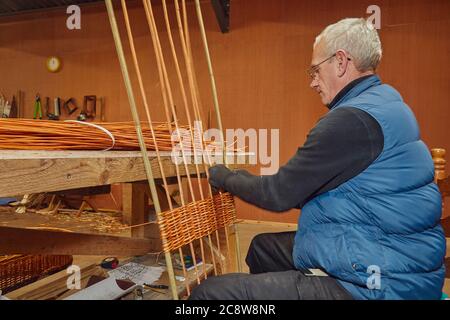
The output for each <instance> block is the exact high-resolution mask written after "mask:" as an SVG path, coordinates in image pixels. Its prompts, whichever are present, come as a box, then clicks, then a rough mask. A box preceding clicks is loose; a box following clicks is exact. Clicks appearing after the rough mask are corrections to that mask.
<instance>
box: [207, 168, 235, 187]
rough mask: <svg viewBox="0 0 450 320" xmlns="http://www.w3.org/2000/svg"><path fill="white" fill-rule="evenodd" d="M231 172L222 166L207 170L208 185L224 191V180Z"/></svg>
mask: <svg viewBox="0 0 450 320" xmlns="http://www.w3.org/2000/svg"><path fill="white" fill-rule="evenodd" d="M231 174H232V172H231V171H230V170H229V169H228V168H227V167H225V166H224V165H222V164H219V165H217V166H214V167H211V168H209V184H210V185H211V186H213V187H214V188H216V189H226V188H225V180H226V179H227V178H228V177H229V176H230V175H231Z"/></svg>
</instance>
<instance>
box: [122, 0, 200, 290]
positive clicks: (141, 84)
mask: <svg viewBox="0 0 450 320" xmlns="http://www.w3.org/2000/svg"><path fill="white" fill-rule="evenodd" d="M121 3H122V10H123V15H124V19H125V26H126V29H127V34H128V40H129V44H130V50H131V54H132V57H133V62H134V67H135V70H136V74H137V78H138V82H139V88H140V91H141V96H142V100H143V103H144V108H145V113H146V115H147V120H148V122H149V124H150V127H151V130H152V133H153V126H152V125H151V124H152V118H151V114H150V109H149V106H148V101H147V94H146V92H145V87H144V81H143V80H142V74H141V68H140V66H139V60H138V57H137V54H136V48H135V45H134V38H133V32H132V30H131V24H130V19H129V16H128V9H127V4H126V1H125V0H121ZM153 135H154V134H153ZM154 144H155V149H156V155H157V157H158V164H159V170H160V171H161V177H162V180H163V185H164V190H165V194H166V199H167V203H168V205H169V209H170V210H171V211H172V210H173V204H172V199H171V197H170V195H169V192H168V190H169V188H168V184H167V178H166V174H165V172H164V169H163V165H162V162H161V157H160V153H159V148H158V144H157V143H156V140H155V141H154ZM178 187H179V188H182V185H181V181H180V180H178ZM179 254H180V256H181V257H183V251H182V249H181V248H179ZM181 265H182V268H183V275H184V277H185V279H187V270H186V266H185V263H184V259H181ZM186 291H187V294H188V295H190V292H191V289H190V287H189V284H188V282H186Z"/></svg>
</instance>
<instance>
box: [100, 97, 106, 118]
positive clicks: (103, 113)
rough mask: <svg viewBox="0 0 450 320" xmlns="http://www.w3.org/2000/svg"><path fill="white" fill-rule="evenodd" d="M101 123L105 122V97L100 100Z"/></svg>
mask: <svg viewBox="0 0 450 320" xmlns="http://www.w3.org/2000/svg"><path fill="white" fill-rule="evenodd" d="M100 121H101V122H105V97H101V98H100Z"/></svg>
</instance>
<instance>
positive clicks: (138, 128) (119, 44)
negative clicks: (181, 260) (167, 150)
mask: <svg viewBox="0 0 450 320" xmlns="http://www.w3.org/2000/svg"><path fill="white" fill-rule="evenodd" d="M105 4H106V8H107V11H108V17H109V21H110V23H111V29H112V33H113V37H114V42H115V45H116V50H117V55H118V57H119V61H120V67H121V70H122V75H123V78H124V82H125V86H126V90H127V94H128V100H129V103H130V108H131V114H132V116H133V120H134V122H135V126H136V132H137V134H138V139H139V144H140V148H141V152H142V157H143V160H144V166H145V172H146V174H147V180H148V183H149V186H150V192H151V194H152V198H153V204H154V206H155V210H156V212H157V213H161V206H160V203H159V199H158V194H157V192H156V184H155V179H154V177H153V172H152V167H151V164H150V161H149V159H148V153H147V147H146V145H145V142H144V137H143V135H142V130H141V126H140V121H139V114H138V111H137V107H136V101H135V98H134V93H133V88H132V86H131V80H130V75H129V72H128V67H127V62H126V59H125V54H124V51H123V47H122V40H121V39H120V34H119V28H118V27H117V21H116V17H115V14H114V7H113V5H112V2H111V0H105ZM165 258H166V264H167V267H168V268H167V272H168V274H169V281H170V287H171V290H172V296H173V298H174V300H178V292H177V286H176V282H175V274H174V272H173V264H172V257H171V256H170V252H166V253H165Z"/></svg>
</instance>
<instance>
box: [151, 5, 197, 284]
mask: <svg viewBox="0 0 450 320" xmlns="http://www.w3.org/2000/svg"><path fill="white" fill-rule="evenodd" d="M143 2H144V8H145V12H146V17H147V22H148V25H149V28H150V33H151V36H152V41H153V47H154V50H155V55H156V61H157V64H158V72H159V76H160V79H161V88H162V89H163V91H164V90H166V93H167V97H168V99H169V104H170V110H171V111H172V115H173V118H174V119H175V126H176V129H177V134H178V139H179V140H180V141H182V140H181V136H180V131H179V130H178V123H177V122H178V119H177V115H176V112H175V109H174V103H173V97H172V89H171V86H170V81H169V77H168V74H167V70H166V65H165V62H164V56H163V53H162V48H161V43H160V41H159V36H158V30H157V27H156V22H155V18H154V15H153V9H152V4H151V0H147V1H146V0H143ZM163 95H164V94H163ZM164 107H165V110H166V117H167V121H170V115H169V107H168V106H167V99H164ZM172 142H173V141H172ZM181 153H182V157H183V162H184V165H185V167H186V168H187V161H186V158H185V154H184V150H183V148H182V149H181ZM175 168H176V170H177V171H179V170H178V165H176V166H175ZM187 172H188V171H187ZM177 178H178V179H179V181H181V178H180V176H179V173H178V172H177ZM187 178H188V179H187V181H188V186H189V190H190V192H191V194H192V195H194V190H193V187H192V181H191V179H190V175H188V176H187ZM180 198H181V204H182V206H185V205H186V203H185V201H184V197H183V196H182V195H181V190H180ZM189 246H190V251H191V254H192V259H193V264H194V269H195V273H196V276H197V283H198V284H200V278H199V272H198V266H197V262H196V261H197V258H196V255H195V250H194V246H193V243H192V242H191V243H189ZM201 251H202V258H203V261H204V254H203V253H204V249H203V244H202V243H201ZM181 259H183V257H181Z"/></svg>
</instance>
